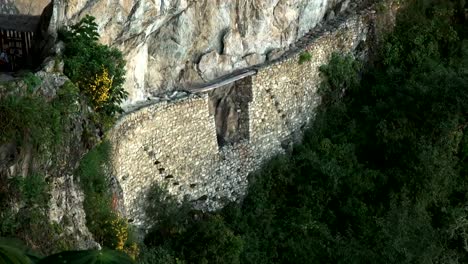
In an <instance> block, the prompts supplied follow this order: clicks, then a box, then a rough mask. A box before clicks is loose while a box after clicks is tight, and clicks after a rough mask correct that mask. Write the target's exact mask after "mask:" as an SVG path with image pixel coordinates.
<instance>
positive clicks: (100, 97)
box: [88, 68, 113, 110]
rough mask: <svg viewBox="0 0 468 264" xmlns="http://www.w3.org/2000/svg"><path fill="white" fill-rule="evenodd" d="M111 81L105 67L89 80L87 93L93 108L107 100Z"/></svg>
mask: <svg viewBox="0 0 468 264" xmlns="http://www.w3.org/2000/svg"><path fill="white" fill-rule="evenodd" d="M112 82H113V80H112V77H111V76H109V71H108V70H107V69H106V68H102V72H101V73H100V74H96V76H95V77H94V78H93V79H92V80H91V82H90V84H89V91H88V93H89V95H90V97H91V100H92V102H93V105H94V108H95V110H97V109H99V108H101V107H103V106H104V105H105V104H106V103H107V101H108V100H109V98H110V91H111V88H112Z"/></svg>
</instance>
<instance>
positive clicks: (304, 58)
mask: <svg viewBox="0 0 468 264" xmlns="http://www.w3.org/2000/svg"><path fill="white" fill-rule="evenodd" d="M310 60H312V54H310V53H309V52H308V51H304V52H302V53H301V54H299V64H304V63H305V62H308V61H310Z"/></svg>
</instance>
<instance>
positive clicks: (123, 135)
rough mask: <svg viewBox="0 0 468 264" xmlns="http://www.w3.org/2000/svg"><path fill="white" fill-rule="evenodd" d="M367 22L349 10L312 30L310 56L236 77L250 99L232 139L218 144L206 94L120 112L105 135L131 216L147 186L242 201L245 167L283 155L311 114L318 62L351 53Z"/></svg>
mask: <svg viewBox="0 0 468 264" xmlns="http://www.w3.org/2000/svg"><path fill="white" fill-rule="evenodd" d="M370 24H371V19H370V15H369V14H368V13H367V12H362V13H360V14H354V15H351V16H349V17H348V18H346V19H345V20H343V21H342V22H341V23H340V24H339V25H338V26H336V27H335V28H334V29H333V31H326V32H322V33H321V35H320V36H318V37H317V36H315V38H314V41H313V42H312V43H311V44H309V45H308V46H307V47H306V48H305V50H304V51H307V52H309V53H310V54H311V56H312V59H311V60H310V61H307V62H305V63H303V64H299V63H298V60H299V54H296V55H293V56H290V57H289V58H286V59H284V60H281V62H277V63H275V64H273V65H266V66H264V67H262V68H260V69H259V70H258V73H257V74H256V75H255V76H249V77H246V78H248V79H243V80H240V81H238V82H240V83H238V84H237V85H239V84H240V85H241V86H242V90H243V91H244V92H245V91H246V90H245V89H248V88H249V87H246V84H247V85H251V87H250V90H251V91H249V92H251V98H250V101H249V102H246V103H244V104H242V107H239V109H237V111H238V112H239V113H240V115H239V116H240V117H241V118H240V119H239V122H240V124H239V127H240V129H239V131H240V132H239V133H243V135H242V137H240V138H242V139H241V140H240V141H237V142H236V143H234V144H228V145H225V146H218V142H217V135H216V124H215V117H214V114H213V113H210V111H209V101H208V100H209V98H208V96H207V95H206V94H201V95H193V94H192V95H186V96H185V97H183V98H179V99H176V100H173V101H171V100H168V101H164V102H158V103H155V104H153V105H150V106H146V107H143V108H141V109H139V110H135V111H134V112H132V113H129V114H128V115H126V116H124V117H122V118H121V120H120V121H119V122H118V124H117V125H116V126H115V128H114V129H113V131H111V133H110V136H109V138H110V140H111V142H112V144H113V155H112V163H113V169H114V175H115V177H116V179H117V180H118V182H119V184H120V186H121V187H122V191H123V194H122V195H123V199H124V205H125V207H126V209H127V214H128V217H129V218H132V219H133V220H134V223H135V224H137V225H143V224H144V214H143V208H144V202H145V191H146V190H147V189H148V188H149V187H150V186H151V185H152V184H158V185H161V186H164V187H165V188H167V189H168V190H169V192H170V193H172V194H174V195H176V196H177V197H178V198H179V199H183V198H184V197H186V198H188V199H189V200H190V201H192V202H194V204H195V206H197V207H199V208H200V209H206V210H214V209H217V208H220V207H221V206H223V204H224V203H225V202H226V201H236V200H239V199H241V198H242V197H243V196H244V195H245V193H246V190H247V185H248V178H247V177H248V175H249V173H251V172H253V171H255V170H257V169H258V168H259V167H260V166H261V165H262V163H264V162H265V161H267V160H268V159H270V158H271V157H272V156H274V155H276V154H279V153H284V151H285V150H286V149H287V148H288V146H289V145H290V144H291V142H293V141H294V140H297V139H300V136H301V132H302V130H303V129H304V128H305V127H307V125H308V124H309V123H310V120H311V119H312V118H313V117H314V111H315V108H316V107H317V105H318V104H319V102H320V98H319V96H318V95H317V89H318V86H319V84H320V76H319V67H320V66H321V65H323V64H326V63H327V62H328V59H329V58H330V55H331V53H332V52H334V51H341V52H351V51H354V50H355V49H356V47H357V46H358V45H359V44H360V43H361V42H363V41H365V39H366V36H367V33H368V29H369V25H370ZM246 129H248V133H246V131H245V130H246Z"/></svg>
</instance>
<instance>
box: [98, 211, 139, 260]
mask: <svg viewBox="0 0 468 264" xmlns="http://www.w3.org/2000/svg"><path fill="white" fill-rule="evenodd" d="M106 222H107V224H108V225H109V226H110V229H111V230H110V231H111V233H112V234H113V235H114V237H113V239H112V243H111V246H112V248H114V249H116V250H120V251H123V252H125V253H126V254H127V255H129V256H130V257H131V258H132V259H136V258H137V256H138V254H139V253H140V250H139V248H138V245H137V244H136V243H134V242H133V243H130V244H129V243H127V242H128V235H129V226H128V223H127V221H126V220H125V219H124V218H121V217H118V216H117V217H115V218H114V219H112V220H110V221H106Z"/></svg>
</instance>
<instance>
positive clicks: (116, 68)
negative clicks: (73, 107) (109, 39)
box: [60, 15, 127, 122]
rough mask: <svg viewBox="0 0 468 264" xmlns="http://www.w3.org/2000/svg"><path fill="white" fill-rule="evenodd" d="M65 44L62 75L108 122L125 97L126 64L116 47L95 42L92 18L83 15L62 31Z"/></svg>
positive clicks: (117, 110)
mask: <svg viewBox="0 0 468 264" xmlns="http://www.w3.org/2000/svg"><path fill="white" fill-rule="evenodd" d="M60 36H61V38H62V39H63V41H64V42H65V52H64V62H65V67H64V73H65V74H66V75H67V76H68V77H69V78H70V80H72V81H73V82H74V83H76V84H77V85H78V86H79V88H80V91H81V92H83V93H84V94H86V95H87V96H88V98H89V100H90V103H91V105H92V106H93V107H94V109H95V110H96V111H97V112H98V113H99V114H101V115H100V116H99V117H100V118H101V119H104V121H103V120H101V121H100V122H107V120H106V119H109V118H112V117H113V116H114V115H115V114H116V113H120V112H121V111H122V109H121V108H120V106H119V105H120V103H122V102H123V100H125V98H127V92H126V91H125V90H124V89H123V84H124V82H125V61H124V59H123V56H122V53H121V52H120V51H119V50H117V49H116V48H111V47H109V46H107V45H102V44H100V43H99V42H98V39H99V33H98V29H97V24H96V23H95V22H94V17H92V16H88V15H87V16H86V17H84V18H83V19H82V20H81V21H80V22H79V23H77V24H76V25H73V26H71V27H70V28H69V29H68V30H63V31H61V34H60Z"/></svg>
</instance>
